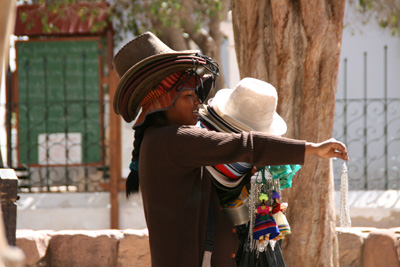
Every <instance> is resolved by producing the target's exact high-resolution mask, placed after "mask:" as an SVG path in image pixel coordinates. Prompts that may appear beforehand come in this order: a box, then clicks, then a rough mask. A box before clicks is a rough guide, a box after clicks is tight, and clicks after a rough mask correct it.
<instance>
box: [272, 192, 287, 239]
mask: <svg viewBox="0 0 400 267" xmlns="http://www.w3.org/2000/svg"><path fill="white" fill-rule="evenodd" d="M272 199H273V200H274V205H273V209H272V216H273V217H274V219H275V221H276V223H277V224H278V229H279V232H280V236H279V238H280V239H284V236H285V235H287V234H290V233H291V232H290V226H289V223H288V221H287V219H286V216H285V214H283V213H284V212H285V211H286V209H287V207H288V204H287V203H286V202H284V203H281V196H280V195H279V193H278V192H276V191H274V192H273V193H272Z"/></svg>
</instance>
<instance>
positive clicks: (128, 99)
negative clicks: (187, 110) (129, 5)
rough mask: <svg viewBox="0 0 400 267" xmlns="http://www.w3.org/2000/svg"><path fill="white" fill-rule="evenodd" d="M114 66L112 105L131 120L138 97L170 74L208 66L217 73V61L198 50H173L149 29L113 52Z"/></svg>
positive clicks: (139, 99)
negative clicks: (115, 75)
mask: <svg viewBox="0 0 400 267" xmlns="http://www.w3.org/2000/svg"><path fill="white" fill-rule="evenodd" d="M113 66H114V69H115V70H116V72H117V74H118V76H119V77H120V81H119V83H118V85H117V89H116V93H115V96H114V102H113V107H114V111H115V113H117V114H120V115H122V117H123V118H124V120H125V121H126V122H131V121H133V120H134V119H135V118H136V117H137V115H138V113H139V112H140V108H141V105H140V104H141V101H142V100H143V98H144V97H145V96H146V95H147V94H148V93H149V92H150V91H152V90H155V89H156V88H157V86H158V85H159V84H160V82H161V81H162V80H164V79H165V78H166V77H168V76H169V75H171V74H173V73H176V72H180V71H187V70H193V71H197V70H201V69H203V70H204V69H207V70H208V71H210V72H212V73H213V74H214V75H218V65H216V63H215V62H213V61H211V59H210V58H208V57H206V56H204V55H201V54H200V53H199V51H197V50H186V51H174V50H172V49H171V48H169V47H168V46H167V45H165V44H164V43H163V42H162V41H161V40H159V39H158V38H157V37H156V36H155V35H154V34H152V33H151V32H147V33H145V34H142V35H140V36H138V37H137V38H135V39H133V40H132V41H130V42H129V43H127V44H126V45H125V46H124V47H122V48H121V49H120V50H119V52H118V53H117V54H116V55H115V57H114V60H113Z"/></svg>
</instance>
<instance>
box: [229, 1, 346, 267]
mask: <svg viewBox="0 0 400 267" xmlns="http://www.w3.org/2000/svg"><path fill="white" fill-rule="evenodd" d="M344 7H345V1H344V0H316V1H308V0H296V1H295V0H292V1H289V0H279V1H278V0H267V1H259V0H232V18H233V28H234V35H235V45H236V54H237V60H238V64H239V72H240V76H241V78H243V77H255V78H258V79H261V80H264V81H267V82H269V83H271V84H272V85H274V86H275V88H276V89H277V91H278V97H279V100H278V102H279V105H278V113H279V114H280V115H281V116H282V117H283V118H284V119H285V121H286V122H287V124H288V132H287V134H286V136H287V137H291V138H296V139H303V140H307V141H314V142H318V141H323V140H326V139H328V138H330V137H331V136H332V132H333V122H334V109H335V94H336V86H337V74H338V66H339V60H340V46H341V39H342V28H343V16H344ZM333 191H334V187H333V174H332V164H331V161H330V160H326V159H325V160H322V159H317V158H306V162H305V165H304V166H303V168H302V169H301V170H300V171H299V173H298V174H297V175H296V176H295V177H294V179H293V186H292V188H290V189H285V190H283V198H284V201H287V202H288V203H289V208H288V214H287V217H288V220H289V223H290V225H291V228H292V234H291V235H289V236H288V237H287V238H286V239H285V240H284V242H283V248H284V254H285V261H286V263H287V265H288V266H338V248H337V239H336V235H335V210H334V199H333Z"/></svg>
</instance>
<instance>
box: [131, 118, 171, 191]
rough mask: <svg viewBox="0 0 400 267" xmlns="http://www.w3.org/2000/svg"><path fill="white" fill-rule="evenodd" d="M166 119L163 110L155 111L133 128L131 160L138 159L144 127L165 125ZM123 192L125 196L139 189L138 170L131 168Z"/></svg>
mask: <svg viewBox="0 0 400 267" xmlns="http://www.w3.org/2000/svg"><path fill="white" fill-rule="evenodd" d="M165 125H167V121H166V119H165V116H164V112H155V113H152V114H149V115H147V116H146V120H145V121H144V123H143V124H142V125H140V126H138V127H136V128H135V141H134V142H133V147H134V149H133V150H132V161H134V160H139V153H140V147H141V145H142V140H143V136H144V133H145V131H146V129H147V128H148V127H149V126H165ZM125 190H126V191H125V193H126V197H127V198H129V196H130V195H131V194H132V193H136V192H138V191H139V172H138V171H136V170H131V172H130V173H129V175H128V178H127V179H126V183H125Z"/></svg>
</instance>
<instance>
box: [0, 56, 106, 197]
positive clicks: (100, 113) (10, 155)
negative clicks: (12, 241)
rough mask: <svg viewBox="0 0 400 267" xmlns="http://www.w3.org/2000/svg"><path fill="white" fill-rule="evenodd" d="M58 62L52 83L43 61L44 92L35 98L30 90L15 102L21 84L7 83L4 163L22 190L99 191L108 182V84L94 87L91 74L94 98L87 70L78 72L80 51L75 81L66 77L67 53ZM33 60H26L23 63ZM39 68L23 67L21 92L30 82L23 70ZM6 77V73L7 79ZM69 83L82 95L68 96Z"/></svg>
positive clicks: (73, 71) (97, 80)
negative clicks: (77, 77)
mask: <svg viewBox="0 0 400 267" xmlns="http://www.w3.org/2000/svg"><path fill="white" fill-rule="evenodd" d="M96 53H97V52H96ZM28 60H29V58H28ZM60 60H61V61H60V62H59V64H60V65H61V67H60V68H59V69H58V70H57V71H58V72H59V74H60V76H59V80H57V79H56V80H55V81H54V80H53V81H51V80H50V79H46V77H48V76H50V75H46V73H47V72H49V73H50V71H51V70H49V69H50V68H51V66H50V64H49V63H48V65H46V62H48V59H46V58H44V60H43V63H40V64H41V65H40V67H39V69H40V68H42V66H43V71H42V72H44V76H43V77H44V78H45V79H41V81H40V83H41V84H40V86H42V87H43V88H44V89H45V91H44V96H42V97H41V98H40V99H39V98H35V95H34V94H32V93H31V96H30V98H29V99H28V98H27V97H26V98H24V99H23V98H22V96H21V95H19V96H18V99H19V101H15V99H16V97H15V94H17V93H19V94H21V92H23V91H21V89H20V88H22V87H23V86H24V85H23V84H21V82H20V84H19V88H18V90H17V88H12V86H13V85H14V87H16V86H15V83H12V85H11V83H9V86H10V87H9V88H8V90H7V91H8V95H7V97H8V99H7V104H6V106H5V107H4V106H3V107H1V108H5V109H6V125H7V137H8V140H7V165H8V167H10V168H13V169H15V170H16V173H17V176H18V177H19V189H20V191H21V192H88V191H91V192H93V191H100V190H102V188H101V184H102V183H105V182H108V176H109V175H108V169H109V168H108V165H107V163H108V160H107V154H108V153H107V150H108V149H107V142H106V140H107V135H108V129H109V126H108V125H109V120H108V118H109V99H108V90H107V86H106V85H103V87H104V88H99V84H100V82H99V81H100V78H98V77H97V76H96V77H95V78H93V80H94V81H93V82H92V85H91V86H92V87H93V88H94V89H92V92H93V91H95V90H97V92H96V91H95V92H96V94H97V97H95V98H93V96H90V93H91V92H90V91H89V89H88V88H89V85H88V80H89V79H90V77H89V76H90V71H83V70H85V69H87V68H86V67H85V66H86V64H87V61H88V60H90V59H88V58H87V57H85V55H83V56H82V57H81V59H78V60H79V61H81V62H80V63H79V64H81V65H82V70H80V69H78V70H76V69H73V68H71V66H70V69H72V71H71V73H77V74H76V75H79V84H80V85H76V84H73V82H74V81H73V80H74V78H73V77H72V76H70V77H68V73H67V72H66V69H67V65H66V61H67V60H68V59H67V56H60ZM70 61H72V60H70ZM32 64H33V63H29V62H27V63H26V64H24V66H29V65H32ZM63 64H64V66H63ZM71 64H72V63H71ZM94 65H95V64H94ZM97 66H98V65H97ZM53 68H55V67H54V66H53ZM38 71H40V70H38V67H36V68H31V69H29V68H27V67H25V68H24V70H23V72H26V75H25V76H26V78H23V81H24V82H25V81H26V92H28V89H29V90H33V89H32V88H33V87H34V86H35V84H34V81H31V80H32V79H31V80H29V79H28V77H31V76H29V75H28V73H29V72H38ZM20 75H22V74H20ZM96 75H97V74H96ZM53 76H54V75H53ZM11 80H12V77H11V74H10V73H9V74H8V81H11ZM55 83H57V85H55ZM55 86H59V87H60V88H61V90H59V91H61V92H57V93H58V94H59V95H58V96H54V94H55V93H54V88H55ZM68 86H70V88H68ZM73 86H74V88H75V89H74V90H80V89H79V86H81V87H82V94H80V93H78V94H75V95H70V96H67V94H68V93H70V92H71V90H72V89H71V88H72V87H73ZM76 86H78V87H76ZM37 87H38V86H37ZM77 88H78V89H77ZM52 90H53V92H52ZM68 90H69V91H68ZM52 94H53V95H52ZM27 95H28V93H27ZM51 96H53V97H51ZM21 99H23V100H21ZM13 101H14V102H13Z"/></svg>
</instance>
